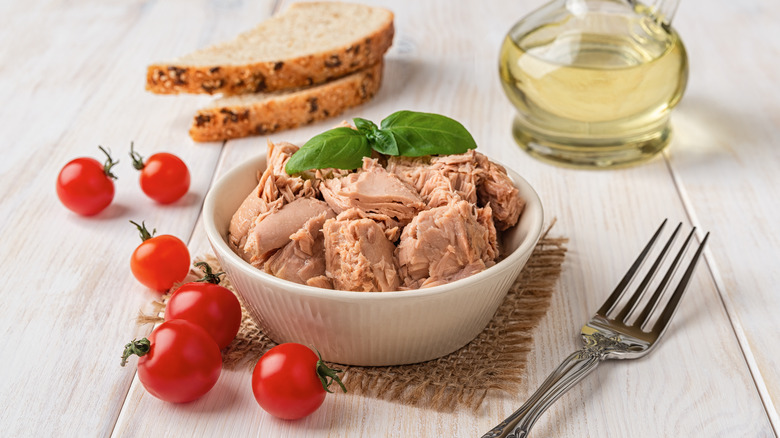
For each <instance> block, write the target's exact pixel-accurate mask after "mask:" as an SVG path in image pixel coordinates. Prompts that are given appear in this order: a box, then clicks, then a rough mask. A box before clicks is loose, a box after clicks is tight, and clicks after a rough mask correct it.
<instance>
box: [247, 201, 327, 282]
mask: <svg viewBox="0 0 780 438" xmlns="http://www.w3.org/2000/svg"><path fill="white" fill-rule="evenodd" d="M322 213H329V214H330V215H331V217H332V216H335V214H334V213H333V211H332V210H331V209H330V207H328V204H326V203H324V202H322V201H320V200H318V199H314V198H298V199H296V200H294V201H293V202H291V203H289V204H285V205H284V206H282V207H277V206H274V208H272V209H271V210H269V211H268V212H266V213H263V214H261V215H260V216H258V217H257V219H256V220H255V225H254V227H252V230H251V231H250V233H249V237H247V240H246V244H245V245H244V251H245V252H246V253H247V254H248V256H249V262H250V263H252V264H253V265H255V266H258V267H259V266H262V264H263V263H264V262H265V261H266V260H267V259H268V257H270V256H271V254H272V252H273V251H274V250H276V249H278V248H281V247H283V246H284V245H286V244H287V242H289V241H290V236H291V235H292V234H293V233H295V232H296V231H298V230H300V229H301V228H302V227H303V226H304V225H305V224H306V222H307V221H308V220H309V219H311V218H313V217H315V216H318V215H320V214H322Z"/></svg>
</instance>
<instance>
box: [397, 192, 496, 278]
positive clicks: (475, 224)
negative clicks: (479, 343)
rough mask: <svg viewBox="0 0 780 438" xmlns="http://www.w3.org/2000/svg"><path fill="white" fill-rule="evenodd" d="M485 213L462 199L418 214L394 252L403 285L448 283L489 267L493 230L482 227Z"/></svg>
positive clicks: (486, 219) (494, 254)
mask: <svg viewBox="0 0 780 438" xmlns="http://www.w3.org/2000/svg"><path fill="white" fill-rule="evenodd" d="M489 213H490V211H489V210H483V211H481V212H480V211H477V209H476V207H475V206H474V205H473V204H470V203H468V202H466V201H462V200H460V201H453V202H451V203H450V204H449V205H446V206H442V207H436V208H432V209H430V210H426V211H422V212H420V213H419V214H418V215H417V216H416V217H415V218H414V219H413V220H412V222H411V223H410V224H409V225H407V226H406V228H404V230H403V232H402V233H401V242H400V243H399V244H398V249H397V251H396V254H397V256H398V264H399V270H400V275H401V278H402V280H403V283H404V286H405V287H408V288H418V287H429V286H434V285H438V284H443V283H448V282H451V281H455V280H457V279H459V278H463V277H466V276H469V275H472V274H474V273H477V272H480V271H482V270H484V269H485V268H487V267H490V266H492V265H493V264H494V262H493V260H494V259H495V256H496V243H495V229H493V231H492V233H491V229H490V228H491V227H490V226H486V225H485V222H486V221H490V219H489ZM488 223H489V222H488ZM491 240H492V241H491Z"/></svg>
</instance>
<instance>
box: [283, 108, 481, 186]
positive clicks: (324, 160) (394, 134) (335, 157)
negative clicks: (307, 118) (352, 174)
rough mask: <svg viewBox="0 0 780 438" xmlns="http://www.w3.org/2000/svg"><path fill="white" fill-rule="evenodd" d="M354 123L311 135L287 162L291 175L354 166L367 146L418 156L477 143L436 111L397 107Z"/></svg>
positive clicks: (367, 150)
mask: <svg viewBox="0 0 780 438" xmlns="http://www.w3.org/2000/svg"><path fill="white" fill-rule="evenodd" d="M353 121H354V122H355V127H356V128H357V129H351V128H345V127H342V128H335V129H331V130H329V131H325V132H323V133H322V134H319V135H316V136H314V137H312V138H311V139H310V140H309V141H307V142H306V143H305V144H304V145H303V146H302V147H301V148H300V149H299V150H298V151H297V152H296V153H295V154H293V156H292V157H291V158H290V160H289V161H288V162H287V165H286V166H285V171H286V172H287V173H288V174H290V175H292V174H295V173H300V172H304V171H306V170H310V169H325V168H336V169H349V170H351V169H357V168H358V167H360V166H362V165H363V157H368V156H371V150H372V149H373V150H375V151H377V152H380V153H382V154H385V155H396V156H397V155H402V156H404V157H421V156H424V155H450V154H462V153H464V152H466V151H468V150H469V149H474V148H476V147H477V143H476V142H475V141H474V138H473V137H472V136H471V134H470V133H469V132H468V131H467V130H466V128H465V127H463V125H461V124H460V123H459V122H457V121H455V120H453V119H451V118H449V117H446V116H442V115H440V114H433V113H420V112H415V111H398V112H395V113H393V114H391V115H389V116H388V117H387V118H385V119H384V120H382V123H381V128H380V127H378V126H377V125H376V124H375V123H374V122H372V121H370V120H366V119H361V118H359V117H356V118H354V119H353Z"/></svg>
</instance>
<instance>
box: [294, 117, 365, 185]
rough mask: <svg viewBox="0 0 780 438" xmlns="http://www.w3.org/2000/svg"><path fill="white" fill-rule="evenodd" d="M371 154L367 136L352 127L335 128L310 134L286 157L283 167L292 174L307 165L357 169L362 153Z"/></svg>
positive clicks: (309, 167) (313, 167) (319, 167)
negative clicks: (300, 145) (288, 157)
mask: <svg viewBox="0 0 780 438" xmlns="http://www.w3.org/2000/svg"><path fill="white" fill-rule="evenodd" d="M370 155H371V147H370V146H369V145H368V139H366V136H365V135H363V134H362V133H360V132H358V131H356V130H354V129H352V128H336V129H331V130H329V131H325V132H323V133H322V134H319V135H316V136H314V137H312V138H311V139H310V140H309V141H307V142H306V144H304V145H303V146H302V147H301V148H300V149H298V151H297V152H295V153H294V154H293V156H292V157H290V160H289V161H287V165H285V167H284V170H285V171H286V172H287V173H288V174H290V175H292V174H294V173H301V172H304V171H307V170H310V169H325V168H329V167H333V168H336V169H350V170H351V169H357V168H358V167H360V166H362V165H363V157H367V156H370Z"/></svg>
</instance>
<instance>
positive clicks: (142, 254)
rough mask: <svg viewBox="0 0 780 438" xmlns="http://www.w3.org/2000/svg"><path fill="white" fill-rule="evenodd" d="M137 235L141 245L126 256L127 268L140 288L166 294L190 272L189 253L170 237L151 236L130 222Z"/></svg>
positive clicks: (140, 226) (180, 242) (179, 241)
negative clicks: (139, 237)
mask: <svg viewBox="0 0 780 438" xmlns="http://www.w3.org/2000/svg"><path fill="white" fill-rule="evenodd" d="M130 223H132V224H133V225H135V226H136V227H137V228H138V231H139V232H140V233H141V240H143V243H141V244H140V245H138V248H136V249H135V251H133V255H132V257H130V269H131V270H132V271H133V275H134V276H135V278H136V279H137V280H138V281H140V282H141V284H143V285H144V286H146V287H148V288H150V289H154V290H156V291H161V292H162V291H166V290H168V289H170V288H171V287H172V286H173V285H174V284H175V283H178V282H180V281H182V280H184V277H186V276H187V273H188V272H189V271H190V252H189V251H188V250H187V245H185V244H184V242H182V241H181V240H180V239H179V238H178V237H175V236H171V235H170V234H163V235H160V236H155V237H152V236H153V235H154V232H155V231H156V230H153V231H152V233H149V231H148V230H147V229H146V226H145V225H144V224H143V222H141V225H138V224H137V223H135V222H133V221H130Z"/></svg>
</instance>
